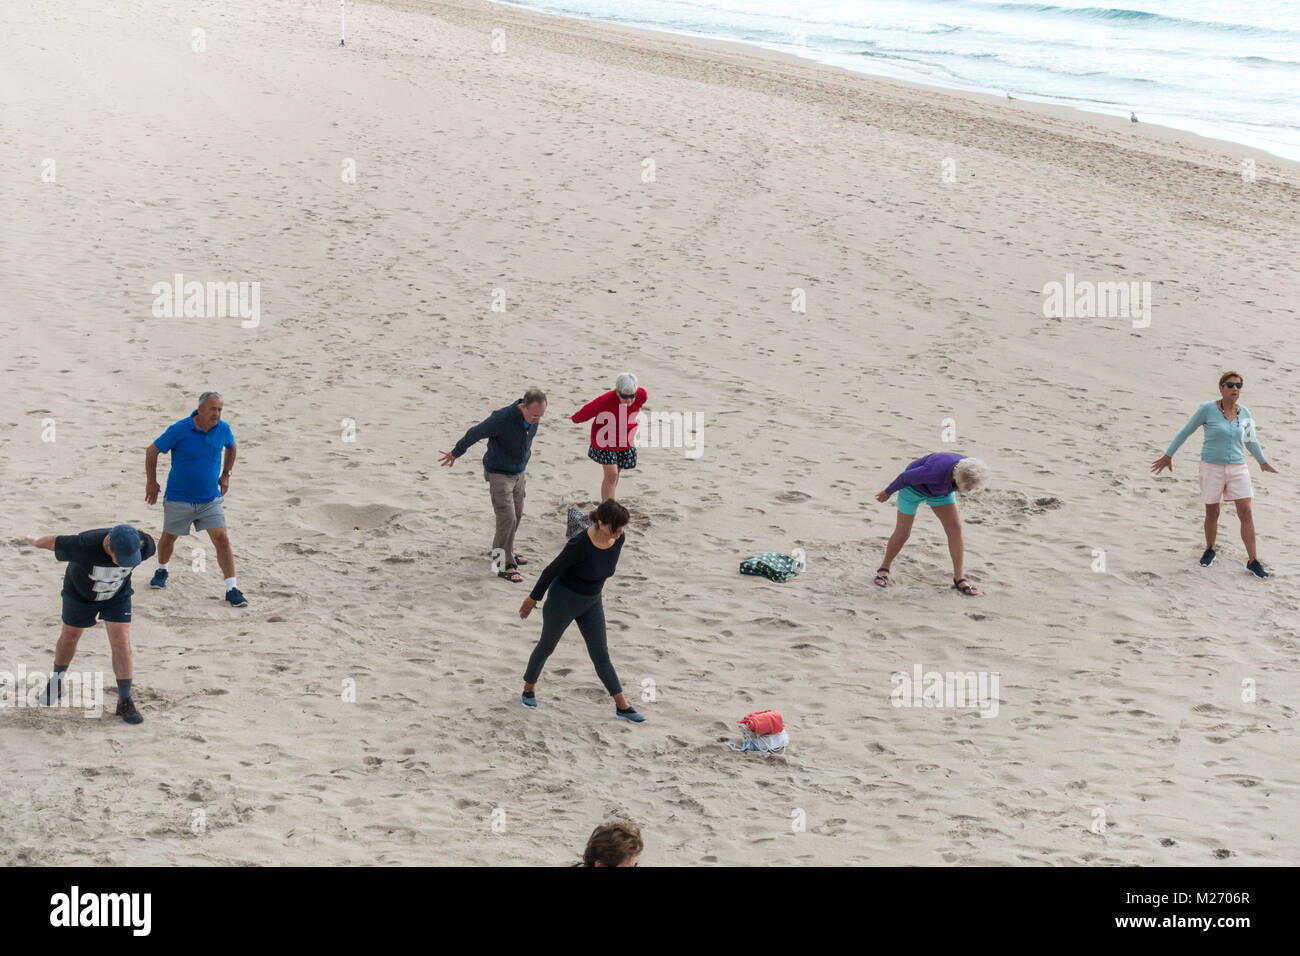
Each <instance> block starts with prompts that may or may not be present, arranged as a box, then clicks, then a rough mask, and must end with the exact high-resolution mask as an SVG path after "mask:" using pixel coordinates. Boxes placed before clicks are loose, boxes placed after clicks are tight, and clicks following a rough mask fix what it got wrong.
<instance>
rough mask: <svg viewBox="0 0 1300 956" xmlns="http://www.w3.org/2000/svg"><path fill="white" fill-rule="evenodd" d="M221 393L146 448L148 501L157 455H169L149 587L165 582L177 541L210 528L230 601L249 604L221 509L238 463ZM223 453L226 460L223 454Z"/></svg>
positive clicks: (154, 486) (206, 396) (154, 491)
mask: <svg viewBox="0 0 1300 956" xmlns="http://www.w3.org/2000/svg"><path fill="white" fill-rule="evenodd" d="M223 407H224V406H223V404H222V401H221V396H220V395H218V394H217V393H216V392H204V393H203V394H202V395H200V396H199V407H198V408H196V409H195V410H194V411H193V412H192V413H191V414H190V415H189V417H187V418H182V419H181V420H180V421H178V422H177V423H176V424H174V425H172V426H171V427H170V428H168V429H167V430H166V431H165V432H163V433H162V435H160V436H159V437H158V439H157V441H155V442H154V443H153V444H152V445H150V446H149V447H148V448H146V449H145V451H144V474H145V489H144V500H145V501H147V502H148V503H149V504H154V503H155V502H156V501H157V500H158V492H159V491H160V490H161V489H160V488H159V487H158V477H157V471H158V455H159V454H167V453H168V452H170V453H171V456H172V467H171V470H170V471H169V472H168V473H167V493H166V494H165V495H164V496H163V533H162V535H161V536H160V537H159V538H158V570H157V571H155V572H154V576H153V580H151V581H150V582H149V586H150V587H151V588H165V587H166V586H167V563H168V562H169V561H170V560H171V557H172V549H173V548H175V547H176V539H177V538H178V537H182V536H184V535H188V534H189V533H190V527H191V526H193V528H194V530H195V531H206V532H207V533H208V535H209V536H210V537H211V538H212V545H213V547H215V548H216V549H217V563H218V564H220V565H221V573H222V574H223V575H224V576H225V579H226V600H227V601H229V602H230V604H231V605H232V606H233V607H247V606H248V601H246V600H245V599H244V595H243V594H241V593H240V591H239V588H238V587H236V581H235V552H234V551H233V550H232V549H231V547H230V536H229V535H228V534H227V533H226V511H225V508H223V507H222V504H223V502H224V501H225V494H226V489H227V488H229V486H230V473H231V471H233V470H234V467H235V436H234V434H233V433H232V432H231V431H230V426H229V425H227V424H226V423H225V422H223V421H222V420H221V410H222V408H223ZM223 451H224V452H225V458H224V461H223V460H222V452H223Z"/></svg>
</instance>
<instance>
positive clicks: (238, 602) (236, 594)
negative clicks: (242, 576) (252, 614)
mask: <svg viewBox="0 0 1300 956" xmlns="http://www.w3.org/2000/svg"><path fill="white" fill-rule="evenodd" d="M226 600H227V601H229V602H230V606H231V607H248V601H247V600H245V598H244V595H243V594H242V593H240V590H239V588H231V589H230V590H229V591H227V592H226Z"/></svg>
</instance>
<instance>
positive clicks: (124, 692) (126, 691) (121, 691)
mask: <svg viewBox="0 0 1300 956" xmlns="http://www.w3.org/2000/svg"><path fill="white" fill-rule="evenodd" d="M130 696H131V678H129V677H128V678H127V679H126V680H120V681H118V682H117V702H118V703H119V704H120V703H121V702H122V701H124V700H126V699H127V698H128V697H130Z"/></svg>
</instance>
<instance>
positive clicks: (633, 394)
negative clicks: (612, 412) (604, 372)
mask: <svg viewBox="0 0 1300 956" xmlns="http://www.w3.org/2000/svg"><path fill="white" fill-rule="evenodd" d="M618 397H619V398H626V399H627V400H628V401H631V400H632V399H634V398H636V392H633V393H632V394H631V395H624V394H623V393H622V392H619V393H618Z"/></svg>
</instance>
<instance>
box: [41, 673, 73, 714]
mask: <svg viewBox="0 0 1300 956" xmlns="http://www.w3.org/2000/svg"><path fill="white" fill-rule="evenodd" d="M67 669H68V665H67V664H55V665H54V673H52V674H51V675H50V682H49V683H48V684H46V685H45V691H44V693H43V694H42V695H41V697H42V698H43V699H44V701H45V703H47V704H52V703H54V702H55V701H56V700H58V699H59V697H60V696H62V694H63V674H64V672H65V671H67Z"/></svg>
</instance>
